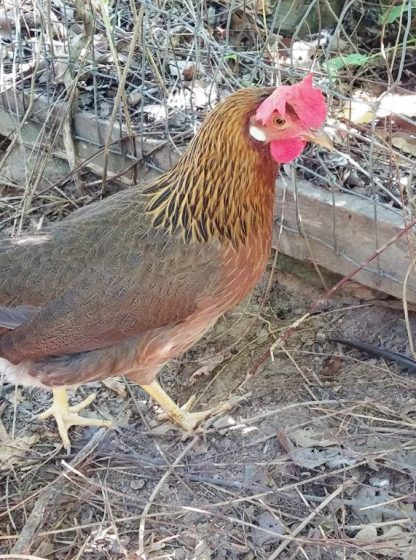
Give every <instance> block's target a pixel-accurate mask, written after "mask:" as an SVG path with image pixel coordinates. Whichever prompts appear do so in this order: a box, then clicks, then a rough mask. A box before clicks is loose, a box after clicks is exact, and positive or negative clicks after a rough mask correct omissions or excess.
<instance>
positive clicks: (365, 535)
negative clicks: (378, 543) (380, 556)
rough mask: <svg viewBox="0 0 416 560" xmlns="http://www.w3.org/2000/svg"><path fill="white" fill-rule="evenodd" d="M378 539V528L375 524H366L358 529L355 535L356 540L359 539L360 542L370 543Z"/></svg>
mask: <svg viewBox="0 0 416 560" xmlns="http://www.w3.org/2000/svg"><path fill="white" fill-rule="evenodd" d="M376 539H377V529H376V528H375V527H374V525H366V526H365V527H363V528H362V529H360V530H359V531H358V533H357V534H356V535H355V537H354V541H358V542H359V543H360V544H365V543H369V542H372V541H375V540H376Z"/></svg>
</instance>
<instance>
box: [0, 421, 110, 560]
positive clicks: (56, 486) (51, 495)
mask: <svg viewBox="0 0 416 560" xmlns="http://www.w3.org/2000/svg"><path fill="white" fill-rule="evenodd" d="M105 434H106V430H105V429H104V428H101V429H99V430H98V431H97V432H96V433H95V434H94V436H93V437H92V438H91V440H90V441H89V442H88V443H87V444H86V445H85V446H84V447H83V448H82V449H80V450H79V451H78V453H77V454H76V455H75V457H74V458H73V459H72V461H71V462H70V463H69V464H70V465H71V466H75V465H78V464H79V463H80V462H81V461H83V460H84V459H85V458H86V457H87V456H88V455H89V454H90V453H92V451H93V450H94V449H95V448H96V447H97V445H98V444H99V443H100V442H101V441H102V439H103V438H104V436H105ZM64 481H65V473H61V474H60V475H59V476H57V478H56V479H55V481H54V482H53V483H52V484H51V485H48V486H47V487H46V488H45V489H44V490H43V491H42V492H41V493H40V494H39V496H38V499H37V500H36V503H35V505H34V507H33V510H32V511H31V513H30V515H29V517H28V519H27V521H26V524H25V526H24V527H23V529H22V531H21V533H20V535H19V538H18V540H17V542H16V543H15V545H14V546H13V548H12V550H11V552H12V553H13V554H14V556H11V558H16V554H24V553H25V552H29V548H30V546H31V543H32V540H33V538H34V536H35V535H36V532H37V530H38V527H39V525H40V524H41V523H42V521H43V519H44V518H45V515H46V513H47V509H48V507H49V504H51V503H52V502H53V501H54V500H57V498H58V496H59V495H61V494H62V484H63V482H64ZM0 558H1V557H0ZM5 558H7V556H6V557H5ZM27 558H32V557H27ZM33 558H34V557H33Z"/></svg>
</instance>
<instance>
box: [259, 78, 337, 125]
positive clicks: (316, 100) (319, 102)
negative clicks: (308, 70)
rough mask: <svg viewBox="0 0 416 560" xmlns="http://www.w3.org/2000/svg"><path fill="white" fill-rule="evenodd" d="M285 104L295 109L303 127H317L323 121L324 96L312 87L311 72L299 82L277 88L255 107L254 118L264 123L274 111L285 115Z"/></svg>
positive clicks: (324, 110)
mask: <svg viewBox="0 0 416 560" xmlns="http://www.w3.org/2000/svg"><path fill="white" fill-rule="evenodd" d="M286 105H290V107H291V108H292V109H293V110H294V111H295V113H296V115H297V116H298V119H299V120H300V121H301V123H302V125H303V126H304V127H305V128H319V127H321V126H322V125H323V123H324V121H325V118H326V114H327V108H326V104H325V98H324V96H323V93H322V91H321V90H320V89H318V88H314V87H313V75H312V74H308V75H307V76H306V78H304V79H303V80H302V81H301V82H300V83H299V84H295V85H294V86H280V87H279V88H277V89H276V90H275V91H274V92H273V93H272V94H271V95H270V96H269V97H268V98H267V99H265V100H264V101H263V103H262V104H261V105H260V107H259V108H258V109H257V113H256V118H257V119H258V120H259V121H261V122H262V123H263V124H264V125H266V124H267V122H268V120H269V119H270V117H271V116H272V114H273V113H274V112H275V111H278V112H279V114H280V115H282V117H285V116H286Z"/></svg>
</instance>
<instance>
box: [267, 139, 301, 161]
mask: <svg viewBox="0 0 416 560" xmlns="http://www.w3.org/2000/svg"><path fill="white" fill-rule="evenodd" d="M305 146H306V140H302V139H301V138H288V139H287V140H273V141H272V142H270V153H271V155H272V158H273V159H274V160H275V161H277V162H278V163H290V162H291V161H293V160H294V159H296V158H297V157H298V156H299V155H300V154H301V153H302V151H303V149H304V147H305Z"/></svg>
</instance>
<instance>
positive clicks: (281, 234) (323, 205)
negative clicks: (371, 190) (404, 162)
mask: <svg viewBox="0 0 416 560" xmlns="http://www.w3.org/2000/svg"><path fill="white" fill-rule="evenodd" d="M408 221H410V218H408ZM405 225H406V224H405V221H404V217H403V213H402V212H401V211H400V210H395V209H391V208H388V207H386V206H385V205H382V204H379V203H376V202H373V201H371V200H368V199H365V198H359V197H358V196H355V195H353V194H348V193H342V192H334V193H331V192H329V191H326V190H325V189H323V188H321V187H317V186H315V185H313V184H311V183H309V182H306V181H301V180H299V181H297V184H296V188H295V186H294V185H293V184H290V183H289V184H286V186H285V185H284V184H283V183H282V181H281V180H279V187H278V189H277V193H276V219H275V225H274V241H273V244H274V246H275V247H279V250H280V251H282V253H284V254H287V255H290V256H291V257H294V258H297V259H302V260H308V261H312V262H313V261H314V262H315V263H317V264H318V265H320V266H323V267H325V268H327V269H328V270H331V271H332V272H336V273H338V274H341V275H343V276H346V275H348V274H350V273H351V271H352V270H353V269H354V268H355V267H356V266H357V265H359V264H361V263H362V262H363V261H365V259H367V258H368V257H369V256H371V255H372V254H374V252H375V251H376V250H377V249H378V248H379V247H381V246H382V245H383V244H384V243H386V242H387V241H389V240H390V239H392V238H393V237H394V236H395V235H396V234H397V232H398V231H400V230H401V229H402V228H403V227H404V226H405ZM415 233H416V228H414V229H413V231H412V232H409V233H408V234H407V235H404V236H403V237H402V238H401V239H398V240H397V241H395V243H394V244H393V245H391V246H390V247H389V248H387V249H386V250H385V251H384V252H383V253H382V254H381V255H380V256H379V257H378V258H377V259H375V260H373V261H372V262H371V263H370V264H369V265H367V267H366V268H365V269H364V270H361V271H360V272H358V273H357V274H356V275H355V277H354V279H355V280H357V281H358V282H360V283H362V284H364V285H366V286H370V287H371V288H375V289H377V290H380V291H382V292H385V293H387V294H390V295H392V296H395V297H397V298H400V299H402V297H403V284H404V280H405V277H406V273H407V271H408V268H409V266H410V264H411V262H412V259H411V256H410V254H411V248H412V247H413V246H414V240H415ZM407 300H408V301H409V302H411V303H416V274H415V271H414V269H412V270H411V274H410V276H409V279H408V283H407Z"/></svg>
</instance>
